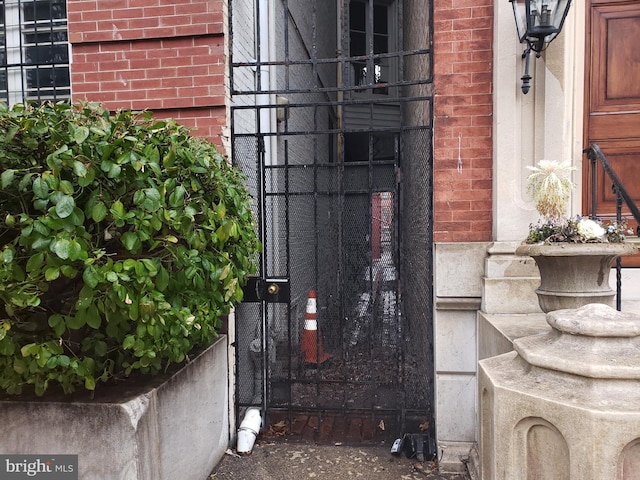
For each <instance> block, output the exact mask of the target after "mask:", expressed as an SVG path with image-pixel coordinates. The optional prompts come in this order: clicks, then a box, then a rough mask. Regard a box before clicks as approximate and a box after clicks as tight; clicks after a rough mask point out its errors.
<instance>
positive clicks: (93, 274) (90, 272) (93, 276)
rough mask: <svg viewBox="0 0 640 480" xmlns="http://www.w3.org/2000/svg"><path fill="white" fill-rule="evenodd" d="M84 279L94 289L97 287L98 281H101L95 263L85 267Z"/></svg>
mask: <svg viewBox="0 0 640 480" xmlns="http://www.w3.org/2000/svg"><path fill="white" fill-rule="evenodd" d="M82 280H83V281H84V283H85V284H86V285H87V286H88V287H90V288H92V289H93V288H96V286H97V285H98V283H100V275H99V274H98V271H97V270H96V267H94V266H93V265H89V266H88V267H87V268H85V269H84V272H83V273H82Z"/></svg>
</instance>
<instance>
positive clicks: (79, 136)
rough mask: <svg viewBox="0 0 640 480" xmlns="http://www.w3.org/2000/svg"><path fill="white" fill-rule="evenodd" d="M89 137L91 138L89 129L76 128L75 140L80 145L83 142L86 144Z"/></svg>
mask: <svg viewBox="0 0 640 480" xmlns="http://www.w3.org/2000/svg"><path fill="white" fill-rule="evenodd" d="M88 136H89V129H88V128H87V127H78V128H76V130H75V132H73V139H74V140H75V141H76V143H78V144H81V143H82V142H84V141H85V140H86V139H87V137H88ZM80 176H82V175H80Z"/></svg>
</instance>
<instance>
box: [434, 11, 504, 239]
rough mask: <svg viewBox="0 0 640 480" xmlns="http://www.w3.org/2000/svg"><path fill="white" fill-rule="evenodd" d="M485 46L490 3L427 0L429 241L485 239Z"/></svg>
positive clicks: (488, 198) (488, 159) (488, 138)
mask: <svg viewBox="0 0 640 480" xmlns="http://www.w3.org/2000/svg"><path fill="white" fill-rule="evenodd" d="M504 1H506V0H504ZM492 43H493V0H434V51H435V55H434V80H435V111H434V114H435V119H434V128H435V130H434V241H436V242H476V241H488V240H491V237H492V235H491V230H492V193H491V192H492V128H491V126H492V55H493V53H492ZM458 158H460V162H458Z"/></svg>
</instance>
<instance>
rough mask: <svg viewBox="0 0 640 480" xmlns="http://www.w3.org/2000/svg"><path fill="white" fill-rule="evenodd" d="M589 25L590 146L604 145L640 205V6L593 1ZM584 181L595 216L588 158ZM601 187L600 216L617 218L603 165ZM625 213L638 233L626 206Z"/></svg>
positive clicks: (585, 195)
mask: <svg viewBox="0 0 640 480" xmlns="http://www.w3.org/2000/svg"><path fill="white" fill-rule="evenodd" d="M586 25H587V29H586V31H587V38H586V57H585V58H586V62H585V64H586V72H585V78H586V80H585V132H584V137H585V138H584V140H585V146H588V145H591V144H592V143H597V144H598V145H599V146H600V148H601V149H602V151H603V153H604V154H605V156H606V157H607V158H608V160H609V161H610V163H611V165H612V167H613V169H614V170H615V171H616V173H617V174H618V176H619V177H620V179H621V180H622V182H623V184H624V187H625V189H626V190H627V191H628V192H629V194H630V195H631V197H632V198H634V199H635V201H636V204H640V2H638V1H637V0H634V1H629V0H624V1H622V0H607V1H605V0H587V24H586ZM583 179H585V181H584V182H583V185H584V191H583V199H584V200H583V212H584V213H585V214H591V213H592V211H591V210H592V196H593V194H592V189H591V186H592V184H593V183H594V180H593V179H592V178H591V173H590V162H589V161H588V160H587V158H586V157H585V158H584V162H583ZM595 184H596V193H595V199H596V205H597V208H596V214H597V215H598V217H600V218H602V219H603V220H607V219H615V213H616V198H615V195H614V194H613V193H612V191H611V181H610V180H609V179H608V177H607V178H605V175H604V173H603V170H602V167H601V166H600V165H598V172H597V175H596V180H595ZM623 214H624V215H625V217H627V218H629V220H630V221H629V224H630V226H631V227H632V228H634V230H635V227H636V223H635V222H632V221H631V219H630V216H629V210H628V209H627V208H626V207H625V206H623ZM638 265H640V263H639V264H638Z"/></svg>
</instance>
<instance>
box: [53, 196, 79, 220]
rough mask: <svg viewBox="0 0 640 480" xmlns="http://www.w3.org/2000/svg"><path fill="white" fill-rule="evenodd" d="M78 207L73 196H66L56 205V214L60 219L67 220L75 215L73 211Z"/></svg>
mask: <svg viewBox="0 0 640 480" xmlns="http://www.w3.org/2000/svg"><path fill="white" fill-rule="evenodd" d="M75 207H76V202H75V200H74V199H73V197H72V196H71V195H64V196H62V197H61V198H60V200H58V203H57V204H56V213H57V214H58V216H59V217H60V218H67V217H68V216H69V215H71V214H72V213H73V209H74V208H75Z"/></svg>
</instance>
